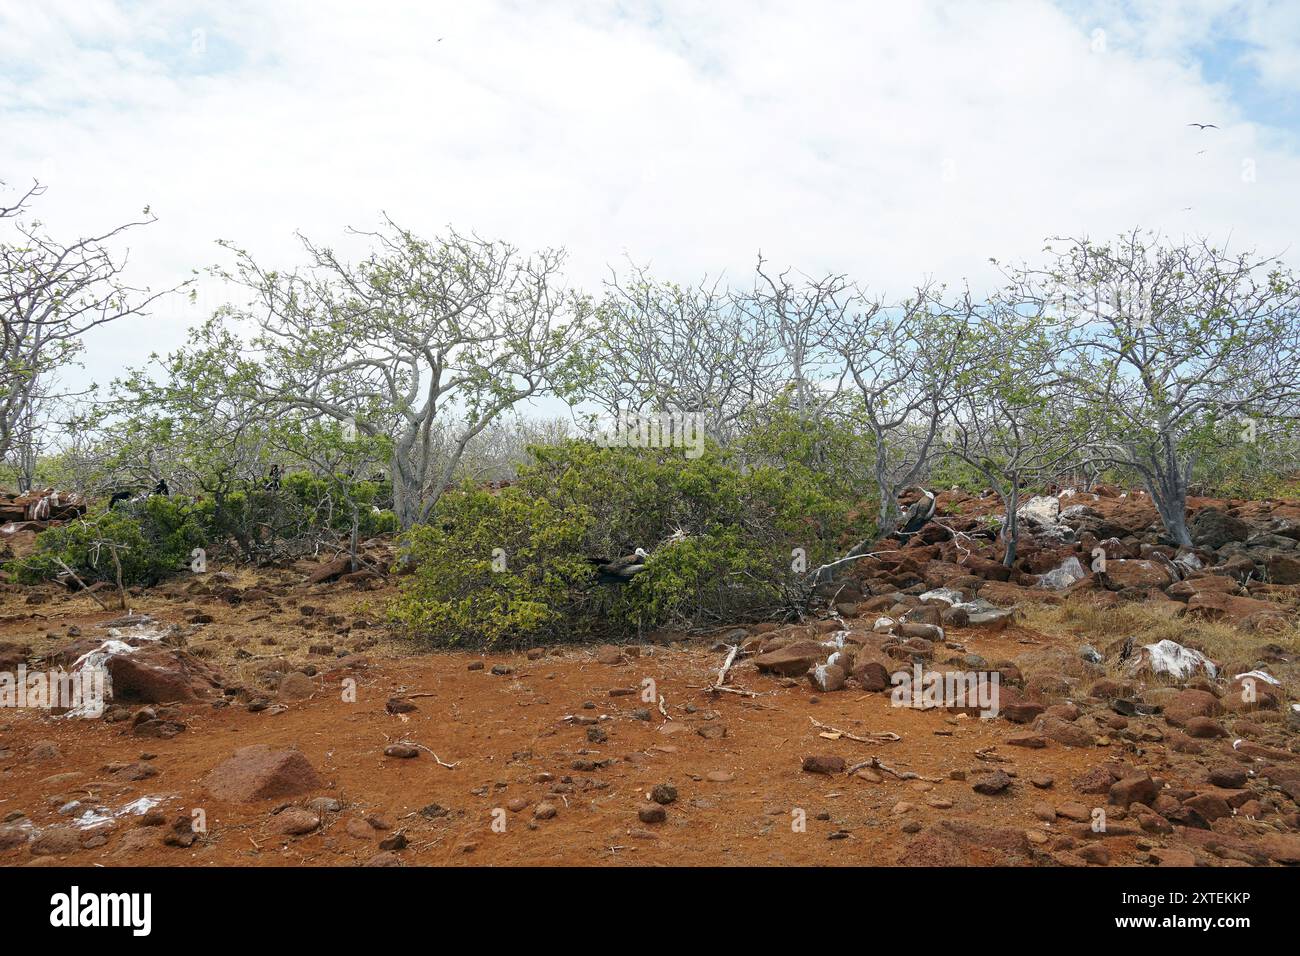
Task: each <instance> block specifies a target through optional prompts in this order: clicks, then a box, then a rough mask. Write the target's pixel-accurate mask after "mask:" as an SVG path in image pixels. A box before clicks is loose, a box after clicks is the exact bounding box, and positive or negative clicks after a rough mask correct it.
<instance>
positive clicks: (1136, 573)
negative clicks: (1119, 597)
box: [1102, 560, 1174, 591]
mask: <svg viewBox="0 0 1300 956" xmlns="http://www.w3.org/2000/svg"><path fill="white" fill-rule="evenodd" d="M1102 578H1103V580H1104V582H1105V584H1106V587H1107V588H1109V589H1110V590H1112V591H1123V590H1124V589H1125V588H1141V589H1143V590H1145V589H1147V588H1164V587H1168V586H1169V585H1170V584H1172V583H1173V582H1174V577H1173V575H1171V574H1170V573H1169V571H1168V570H1166V568H1165V566H1164V565H1162V564H1159V563H1157V562H1155V561H1147V560H1120V561H1107V562H1106V571H1105V573H1104V574H1103V575H1102Z"/></svg>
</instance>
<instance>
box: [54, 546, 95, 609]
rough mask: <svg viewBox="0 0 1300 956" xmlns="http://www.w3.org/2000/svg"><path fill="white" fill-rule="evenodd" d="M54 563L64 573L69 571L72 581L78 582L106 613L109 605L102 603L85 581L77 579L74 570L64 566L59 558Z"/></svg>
mask: <svg viewBox="0 0 1300 956" xmlns="http://www.w3.org/2000/svg"><path fill="white" fill-rule="evenodd" d="M54 563H55V564H57V565H58V566H59V567H61V568H62V569H63V570H64V571H67V572H68V574H69V575H71V576H72V580H74V581H76V582H77V583H78V584H80V585H81V590H82V591H83V592H84V593H86V594H89V595H90V596H91V597H92V598H94V599H95V603H96V604H98V605H99V606H100V607H102V608H103V609H104V610H105V611H107V610H108V605H107V604H105V603H104V602H103V601H101V600H100V599H99V595H98V594H96V593H95V592H94V591H92V590H91V589H90V588H88V587H87V586H86V582H85V581H83V580H81V578H79V577H77V572H76V571H74V570H72V568H70V567H68V566H67V565H66V564H64V563H63V562H62V561H60V560H59V559H58V558H55V559H54Z"/></svg>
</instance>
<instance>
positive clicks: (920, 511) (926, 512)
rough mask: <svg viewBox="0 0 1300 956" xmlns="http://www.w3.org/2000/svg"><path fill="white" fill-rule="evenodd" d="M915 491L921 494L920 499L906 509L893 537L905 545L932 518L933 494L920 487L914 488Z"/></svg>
mask: <svg viewBox="0 0 1300 956" xmlns="http://www.w3.org/2000/svg"><path fill="white" fill-rule="evenodd" d="M908 490H911V489H908ZM916 490H917V491H919V492H921V497H920V498H918V499H917V500H916V502H915V503H914V504H913V505H912V507H910V508H908V509H907V511H906V513H904V515H903V520H902V522H901V523H900V524H899V526H898V530H897V531H895V532H894V537H895V538H897V539H898V540H899V541H900V542H902V543H906V542H907V540H908V539H909V538H911V537H912V535H914V534H916V533H917V532H918V531H920V530H921V529H922V528H923V527H925V525H926V523H927V522H929V520H930V519H931V518H933V517H934V507H935V500H934V494H933V493H931V492H929V491H926V490H925V489H924V488H922V487H920V486H916Z"/></svg>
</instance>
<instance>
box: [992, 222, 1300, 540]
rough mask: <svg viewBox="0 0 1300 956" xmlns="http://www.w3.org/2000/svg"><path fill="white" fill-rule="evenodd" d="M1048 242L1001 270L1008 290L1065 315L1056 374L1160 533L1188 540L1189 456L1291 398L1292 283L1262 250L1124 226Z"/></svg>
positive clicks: (1294, 366) (1294, 386)
mask: <svg viewBox="0 0 1300 956" xmlns="http://www.w3.org/2000/svg"><path fill="white" fill-rule="evenodd" d="M1052 251H1053V252H1054V254H1055V258H1054V261H1053V262H1052V263H1051V264H1050V265H1049V266H1048V267H1047V268H1046V269H1021V270H1016V271H1014V272H1013V273H1012V274H1013V276H1014V282H1015V284H1016V285H1017V286H1018V290H1017V295H1018V297H1019V298H1020V299H1021V300H1022V301H1037V302H1038V303H1040V304H1044V305H1046V306H1050V307H1051V308H1052V309H1054V310H1056V311H1057V312H1058V313H1059V314H1061V315H1063V316H1064V317H1065V318H1066V319H1067V320H1068V321H1067V322H1066V323H1065V326H1064V330H1063V332H1062V334H1063V335H1066V336H1068V337H1069V340H1070V346H1071V347H1070V348H1069V350H1068V351H1067V352H1065V353H1064V358H1065V364H1064V365H1063V366H1062V369H1061V371H1062V375H1063V376H1065V377H1067V378H1068V379H1069V380H1070V381H1071V382H1072V383H1073V384H1074V386H1075V387H1076V388H1077V389H1078V390H1079V392H1080V394H1082V395H1084V396H1085V397H1086V399H1087V400H1088V401H1089V402H1090V403H1091V404H1092V405H1094V406H1095V407H1096V409H1097V410H1098V411H1099V412H1100V413H1101V415H1102V417H1103V418H1104V419H1105V420H1106V421H1107V423H1108V425H1109V427H1108V429H1107V431H1106V432H1105V434H1104V436H1103V437H1104V440H1103V442H1102V447H1103V448H1104V450H1105V452H1106V453H1107V454H1108V455H1109V456H1110V457H1111V459H1112V460H1113V461H1115V462H1117V463H1119V464H1121V465H1123V466H1127V467H1128V468H1131V469H1133V470H1134V471H1135V472H1136V473H1137V474H1138V475H1140V476H1141V479H1142V482H1143V484H1144V485H1145V487H1146V490H1147V492H1148V493H1149V494H1150V495H1151V498H1152V500H1153V502H1154V503H1155V506H1156V509H1157V511H1158V512H1159V515H1160V518H1161V520H1162V522H1163V523H1164V527H1165V530H1166V533H1167V534H1168V536H1169V538H1170V539H1171V540H1172V541H1173V542H1174V543H1175V544H1176V545H1178V546H1180V547H1188V546H1190V545H1191V544H1192V539H1191V535H1190V533H1189V532H1188V529H1187V521H1186V502H1187V490H1188V484H1189V483H1190V481H1191V479H1192V475H1193V471H1194V469H1195V467H1196V465H1197V462H1198V461H1199V460H1201V459H1202V458H1203V457H1204V456H1205V455H1207V454H1211V453H1213V451H1214V450H1215V449H1216V448H1221V447H1222V446H1223V443H1224V442H1225V441H1241V440H1251V439H1252V436H1253V434H1254V431H1253V426H1252V425H1251V421H1252V420H1256V419H1259V420H1262V419H1266V418H1270V417H1274V416H1282V415H1285V414H1287V411H1288V409H1291V408H1294V402H1295V400H1296V398H1297V396H1300V283H1297V281H1296V279H1295V278H1294V276H1293V275H1292V274H1291V273H1290V272H1288V271H1286V270H1285V269H1283V268H1282V267H1281V265H1280V263H1279V262H1278V261H1277V260H1275V259H1267V258H1260V257H1257V256H1255V255H1254V254H1253V253H1233V254H1230V253H1228V252H1225V251H1223V250H1221V249H1218V248H1216V247H1215V246H1214V245H1212V244H1211V243H1210V242H1209V241H1207V240H1204V239H1201V240H1195V241H1190V242H1182V243H1170V242H1165V241H1163V240H1162V239H1161V237H1159V236H1158V235H1154V234H1145V233H1141V232H1138V231H1136V230H1134V231H1131V232H1129V233H1126V234H1124V235H1121V236H1120V237H1119V238H1118V239H1116V240H1115V241H1113V242H1110V243H1094V242H1092V241H1090V240H1088V239H1086V238H1083V239H1064V240H1057V243H1056V245H1055V247H1053V248H1052Z"/></svg>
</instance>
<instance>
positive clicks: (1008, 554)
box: [1002, 481, 1020, 568]
mask: <svg viewBox="0 0 1300 956" xmlns="http://www.w3.org/2000/svg"><path fill="white" fill-rule="evenodd" d="M1003 500H1004V501H1005V502H1006V505H1007V521H1006V524H1005V525H1004V526H1003V529H1002V537H1003V540H1004V541H1005V543H1006V550H1005V551H1004V552H1003V554H1002V566H1003V567H1004V568H1009V567H1011V565H1012V564H1013V563H1014V562H1015V560H1016V545H1017V544H1018V543H1019V542H1020V518H1019V516H1018V515H1017V514H1016V511H1017V509H1019V507H1020V482H1018V481H1012V482H1011V493H1010V494H1009V495H1007V497H1006V498H1004V499H1003Z"/></svg>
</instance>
